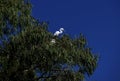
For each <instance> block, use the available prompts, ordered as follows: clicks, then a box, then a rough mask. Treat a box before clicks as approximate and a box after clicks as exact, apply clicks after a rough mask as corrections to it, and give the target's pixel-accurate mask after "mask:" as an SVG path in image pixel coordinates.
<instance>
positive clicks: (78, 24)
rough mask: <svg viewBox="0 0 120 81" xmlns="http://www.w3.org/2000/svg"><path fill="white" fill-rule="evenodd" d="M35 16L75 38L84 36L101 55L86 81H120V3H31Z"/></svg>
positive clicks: (58, 0) (119, 0) (47, 0)
mask: <svg viewBox="0 0 120 81" xmlns="http://www.w3.org/2000/svg"><path fill="white" fill-rule="evenodd" d="M31 2H32V4H33V9H32V15H33V16H34V17H35V18H37V19H39V20H41V21H49V30H50V31H51V32H55V31H56V30H58V29H59V28H60V27H63V28H64V29H65V33H68V34H70V35H71V36H75V35H78V34H79V33H83V34H84V35H85V37H86V38H87V40H88V45H89V47H91V48H93V52H94V53H98V54H99V55H100V57H101V58H100V60H99V65H98V67H97V69H96V71H95V72H94V74H93V76H91V78H90V79H88V78H87V79H86V81H120V49H119V48H120V47H119V46H120V42H119V41H120V0H31Z"/></svg>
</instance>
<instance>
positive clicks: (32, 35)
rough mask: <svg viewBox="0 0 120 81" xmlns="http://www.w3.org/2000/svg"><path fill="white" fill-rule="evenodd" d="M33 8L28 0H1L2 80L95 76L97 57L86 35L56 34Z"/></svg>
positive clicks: (72, 79)
mask: <svg viewBox="0 0 120 81" xmlns="http://www.w3.org/2000/svg"><path fill="white" fill-rule="evenodd" d="M30 11H31V4H30V1H29V0H1V1H0V12H1V13H0V40H1V42H2V44H1V46H0V81H63V80H64V81H82V80H84V78H85V75H86V74H87V75H88V76H90V75H92V74H93V72H94V70H95V68H96V67H97V60H98V57H97V55H95V54H93V53H92V51H91V49H90V48H89V47H88V46H87V40H86V38H85V37H84V36H83V35H82V34H80V36H78V37H76V38H71V37H70V36H69V35H63V36H62V37H54V36H53V34H52V33H50V32H49V31H48V29H47V24H46V23H44V22H43V23H40V22H39V21H37V20H36V19H35V18H33V17H32V16H31V14H30ZM5 38H6V39H5ZM53 38H54V39H55V40H56V42H55V43H51V40H52V39H53ZM76 68H77V69H76Z"/></svg>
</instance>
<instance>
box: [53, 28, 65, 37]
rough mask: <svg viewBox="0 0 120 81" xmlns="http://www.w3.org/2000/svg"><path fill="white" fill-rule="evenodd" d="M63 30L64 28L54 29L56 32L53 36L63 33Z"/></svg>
mask: <svg viewBox="0 0 120 81" xmlns="http://www.w3.org/2000/svg"><path fill="white" fill-rule="evenodd" d="M63 31H64V28H60V29H59V31H56V32H55V33H54V36H59V35H60V34H62V33H63Z"/></svg>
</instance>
